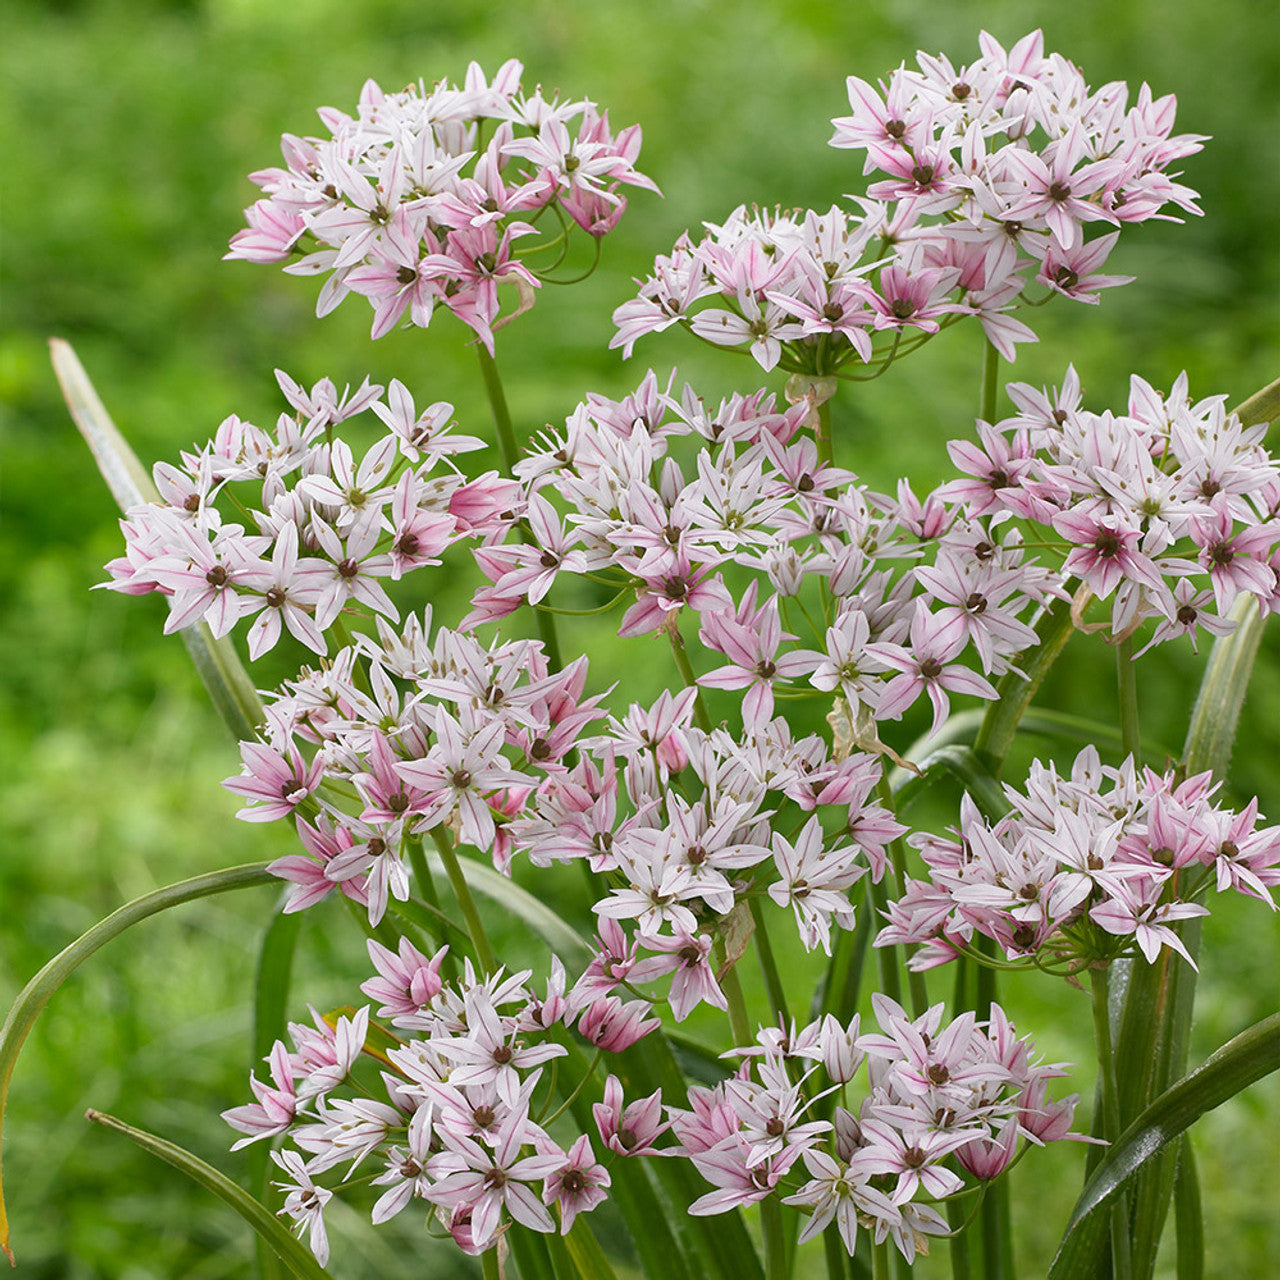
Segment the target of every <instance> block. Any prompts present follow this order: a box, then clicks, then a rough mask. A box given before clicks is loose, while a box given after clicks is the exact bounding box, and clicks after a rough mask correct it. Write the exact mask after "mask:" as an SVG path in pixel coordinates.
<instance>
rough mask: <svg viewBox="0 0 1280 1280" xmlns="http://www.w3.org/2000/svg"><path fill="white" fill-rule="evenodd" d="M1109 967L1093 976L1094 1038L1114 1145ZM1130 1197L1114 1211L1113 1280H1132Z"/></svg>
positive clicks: (1108, 1135)
mask: <svg viewBox="0 0 1280 1280" xmlns="http://www.w3.org/2000/svg"><path fill="white" fill-rule="evenodd" d="M1108 974H1109V970H1108V969H1107V968H1106V967H1103V968H1100V969H1094V970H1093V971H1092V973H1091V975H1090V978H1091V985H1092V987H1093V1034H1094V1038H1095V1039H1096V1040H1097V1044H1098V1079H1099V1083H1100V1089H1099V1092H1100V1094H1101V1097H1102V1136H1103V1137H1104V1138H1105V1139H1106V1140H1107V1142H1109V1143H1114V1142H1115V1140H1116V1139H1117V1138H1118V1137H1119V1136H1120V1127H1121V1126H1120V1095H1119V1093H1118V1092H1117V1089H1116V1066H1115V1055H1114V1054H1113V1053H1112V1050H1111V1009H1110V1001H1109V999H1108V992H1109V988H1110V983H1109V982H1108ZM1128 1219H1129V1213H1128V1197H1127V1196H1125V1195H1121V1196H1118V1197H1117V1199H1116V1203H1115V1205H1114V1206H1113V1207H1112V1210H1111V1268H1112V1275H1113V1277H1114V1280H1129V1276H1130V1269H1129V1232H1128Z"/></svg>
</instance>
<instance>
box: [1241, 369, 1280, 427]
mask: <svg viewBox="0 0 1280 1280" xmlns="http://www.w3.org/2000/svg"><path fill="white" fill-rule="evenodd" d="M1232 412H1233V413H1234V414H1236V416H1237V417H1238V418H1239V419H1240V421H1241V422H1242V423H1243V424H1244V425H1245V426H1246V427H1256V426H1259V425H1260V424H1261V423H1263V422H1274V421H1275V420H1276V419H1277V418H1280V378H1277V379H1276V380H1275V381H1274V382H1273V383H1271V384H1270V385H1269V386H1266V387H1263V388H1262V390H1261V391H1255V392H1254V393H1253V395H1251V396H1250V397H1249V398H1248V399H1247V400H1246V401H1245V402H1244V403H1243V404H1240V405H1237V406H1236V407H1235V409H1233V410H1232Z"/></svg>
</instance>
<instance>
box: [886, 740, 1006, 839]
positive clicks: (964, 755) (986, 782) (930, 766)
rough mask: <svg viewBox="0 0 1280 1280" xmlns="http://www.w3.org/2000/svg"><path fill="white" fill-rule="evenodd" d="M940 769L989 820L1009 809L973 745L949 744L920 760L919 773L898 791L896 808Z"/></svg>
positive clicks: (907, 802) (932, 779) (905, 803)
mask: <svg viewBox="0 0 1280 1280" xmlns="http://www.w3.org/2000/svg"><path fill="white" fill-rule="evenodd" d="M942 770H946V772H948V773H950V774H953V775H954V776H955V777H956V778H957V779H958V780H959V782H960V784H961V785H962V786H963V787H964V789H965V791H967V792H968V793H969V795H971V796H972V797H973V800H974V803H975V804H976V805H977V806H978V808H979V809H981V810H982V812H983V813H984V814H985V815H986V817H987V818H989V819H990V820H991V821H993V822H994V821H996V820H997V819H998V818H1002V817H1004V815H1005V814H1006V813H1008V812H1009V801H1008V799H1007V798H1006V797H1005V794H1004V791H1003V790H1002V789H1001V787H1000V783H999V782H998V781H997V780H996V778H995V777H994V776H993V775H992V773H991V770H990V769H988V768H987V767H986V765H985V764H983V762H982V760H981V759H980V758H979V757H978V754H977V752H975V751H974V749H973V748H972V747H963V746H959V745H952V746H949V747H940V748H939V749H938V750H937V751H935V752H934V753H933V754H932V755H931V756H929V757H927V758H926V759H925V760H924V761H922V762H921V765H920V772H919V774H917V775H916V776H915V777H909V778H907V779H906V780H905V781H904V782H903V784H902V786H901V788H900V789H899V790H898V793H897V802H898V809H899V810H903V809H905V808H906V807H907V806H908V805H910V804H911V803H912V801H914V800H915V799H917V798H918V797H919V795H920V793H921V792H922V791H923V790H925V788H927V787H928V786H929V785H930V783H932V782H935V781H936V780H937V778H938V775H939V773H940V772H941V771H942Z"/></svg>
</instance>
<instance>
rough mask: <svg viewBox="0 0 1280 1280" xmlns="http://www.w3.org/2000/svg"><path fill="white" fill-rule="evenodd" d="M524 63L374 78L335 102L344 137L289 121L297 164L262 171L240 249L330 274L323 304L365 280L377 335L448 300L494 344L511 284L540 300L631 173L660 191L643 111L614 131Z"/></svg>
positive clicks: (236, 241) (603, 226)
mask: <svg viewBox="0 0 1280 1280" xmlns="http://www.w3.org/2000/svg"><path fill="white" fill-rule="evenodd" d="M521 71H522V67H521V65H520V63H518V62H516V61H514V60H512V61H510V62H506V63H504V64H503V65H502V67H500V68H499V70H498V73H497V75H496V76H494V78H493V80H492V82H490V81H488V80H487V79H486V77H485V75H484V73H483V72H482V71H481V69H480V68H479V67H478V66H477V65H476V64H475V63H472V64H471V66H470V68H469V69H468V71H467V76H466V80H465V82H464V83H463V85H462V86H461V87H458V86H455V85H451V84H449V83H448V81H441V82H440V83H438V84H436V85H435V86H434V87H432V88H431V89H430V90H428V89H427V88H426V87H425V85H422V84H418V85H416V86H414V85H410V86H409V87H408V88H407V89H404V90H402V91H401V92H399V93H390V94H389V93H384V92H383V90H382V89H380V88H379V87H378V85H376V84H375V83H374V82H373V81H372V80H370V81H368V83H366V84H365V86H364V89H363V90H362V92H361V94H360V104H359V108H358V110H357V113H356V115H355V116H349V115H347V114H345V113H344V112H341V111H336V110H334V109H333V108H332V107H326V108H324V109H323V110H322V111H321V112H320V119H321V121H322V122H323V123H324V125H325V126H326V128H327V129H328V130H329V133H330V135H331V136H330V137H328V138H324V139H321V138H297V137H294V136H293V135H290V134H286V135H285V137H284V140H283V150H284V158H285V167H284V168H283V169H265V170H261V171H259V172H258V173H255V174H252V175H251V177H252V179H253V181H254V182H255V183H257V185H258V186H260V187H261V188H262V189H263V190H264V191H265V192H266V193H267V196H266V198H265V199H262V200H259V201H258V202H257V203H256V204H255V205H253V206H252V207H251V208H250V209H248V210H246V215H245V216H246V218H247V220H248V223H249V225H248V227H247V228H246V229H245V230H243V231H240V232H237V233H236V235H235V236H234V237H233V238H232V241H231V251H230V253H228V254H227V257H229V258H243V259H246V260H248V261H250V262H285V263H287V264H288V265H286V267H285V270H286V271H288V272H291V273H293V274H295V275H320V274H327V276H328V278H327V279H326V281H325V284H324V287H323V288H322V289H321V291H320V297H319V301H318V302H317V304H316V312H317V314H318V315H325V314H327V313H328V312H329V311H331V310H333V308H334V307H336V306H337V305H338V303H339V302H341V301H342V299H343V298H344V297H345V296H346V295H347V294H348V293H356V294H360V295H362V296H363V297H365V298H367V299H368V301H369V304H370V305H371V306H372V307H373V311H374V318H373V336H374V337H375V338H379V337H382V336H383V335H384V334H386V333H389V332H390V331H391V329H392V328H394V326H395V325H396V324H397V323H398V322H399V321H400V320H401V319H403V318H404V317H406V316H407V317H408V319H409V321H410V322H411V323H412V324H415V325H418V326H420V327H422V328H425V327H426V326H427V325H428V324H429V323H430V320H431V315H432V312H433V311H434V309H435V308H436V306H442V307H444V308H446V309H447V310H449V311H451V312H453V314H454V315H455V316H457V317H458V319H459V320H461V321H463V323H464V324H467V325H469V326H470V327H471V328H472V329H473V330H475V332H476V334H477V336H478V337H479V339H480V341H481V342H483V343H484V345H485V346H486V347H487V348H488V350H489V351H490V353H492V351H493V330H494V328H495V327H497V326H498V325H499V324H500V323H502V322H503V320H500V319H499V312H500V310H501V303H500V300H499V294H498V286H499V285H501V284H504V283H505V284H510V285H512V286H514V288H515V290H516V293H517V296H518V298H519V302H518V307H517V312H518V311H523V310H526V309H527V308H528V307H529V306H530V305H531V304H532V301H533V298H532V291H533V290H534V289H536V288H537V287H538V286H539V285H540V284H541V283H542V280H543V279H544V278H546V277H547V272H548V271H550V270H552V269H554V267H555V266H556V265H558V263H559V262H560V261H561V260H562V258H563V245H562V241H563V239H564V237H565V236H566V235H567V233H568V231H569V229H570V227H571V225H572V224H576V225H577V226H579V227H581V228H582V229H583V230H584V231H586V232H587V233H588V234H589V235H590V236H592V237H593V238H594V240H595V243H596V246H597V249H598V247H599V241H600V237H602V236H604V235H605V234H607V233H608V232H609V231H611V230H612V229H613V228H614V226H616V225H617V222H618V219H619V218H620V217H621V216H622V213H623V211H624V209H625V208H626V198H625V197H624V196H623V195H622V194H621V193H620V191H619V188H620V187H622V186H638V187H644V188H647V189H648V190H651V191H656V190H657V188H656V187H655V186H654V184H653V183H652V182H651V181H650V180H649V179H648V178H646V177H645V176H644V175H643V174H641V173H640V172H639V171H638V170H637V169H636V168H635V160H636V158H637V157H638V156H639V154H640V129H639V126H638V125H632V126H630V127H629V128H626V129H623V130H622V131H621V132H620V133H618V134H617V135H615V134H614V133H613V132H612V131H611V129H610V127H609V118H608V113H604V114H601V113H600V112H599V111H598V110H597V108H596V106H595V104H594V103H592V102H588V101H585V100H584V101H578V102H559V101H557V100H555V99H550V100H548V99H546V98H544V97H543V96H542V92H541V90H535V91H534V92H533V93H532V94H524V93H522V92H521V89H520V75H521ZM548 214H549V215H550V219H553V220H554V222H553V224H552V225H551V231H552V234H550V235H543V234H542V232H543V231H544V230H546V229H547V228H541V227H539V226H538V223H539V222H540V221H541V220H543V219H544V218H546V216H547V215H548ZM526 237H534V239H532V240H530V241H528V242H527V243H525V244H521V245H519V247H517V245H518V244H519V242H520V241H523V240H525V238H526ZM549 254H550V255H551V256H548V255H549ZM557 254H558V256H557ZM538 255H541V256H538ZM510 314H511V313H509V314H508V316H506V317H504V318H503V319H509V318H510Z"/></svg>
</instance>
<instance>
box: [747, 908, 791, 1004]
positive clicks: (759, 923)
mask: <svg viewBox="0 0 1280 1280" xmlns="http://www.w3.org/2000/svg"><path fill="white" fill-rule="evenodd" d="M750 902H751V919H752V920H753V921H754V922H755V926H756V934H755V937H756V955H757V957H758V958H759V960H760V970H761V972H762V973H763V974H764V988H765V991H766V992H767V993H768V995H769V1008H770V1009H772V1010H773V1014H774V1017H776V1018H778V1019H780V1020H781V1023H782V1025H783V1026H784V1027H785V1026H789V1025H790V1024H791V1013H790V1010H789V1009H788V1008H787V993H786V988H784V987H783V985H782V976H781V975H780V974H779V973H778V963H777V960H776V959H775V958H774V954H773V943H771V942H770V941H769V930H768V929H767V928H766V927H765V921H764V910H763V908H762V907H761V905H760V899H759V898H751V899H750Z"/></svg>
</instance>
